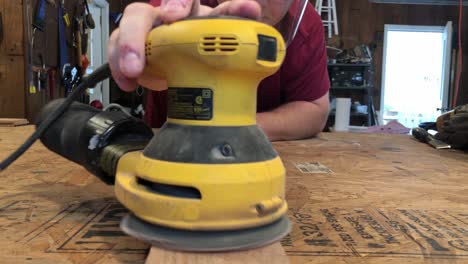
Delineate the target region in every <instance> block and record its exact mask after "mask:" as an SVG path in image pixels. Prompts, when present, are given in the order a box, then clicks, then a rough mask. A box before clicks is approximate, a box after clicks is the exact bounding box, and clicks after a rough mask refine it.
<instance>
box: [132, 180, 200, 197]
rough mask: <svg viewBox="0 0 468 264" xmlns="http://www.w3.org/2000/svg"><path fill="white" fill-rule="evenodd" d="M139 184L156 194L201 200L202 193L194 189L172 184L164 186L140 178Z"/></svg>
mask: <svg viewBox="0 0 468 264" xmlns="http://www.w3.org/2000/svg"><path fill="white" fill-rule="evenodd" d="M137 184H139V185H142V186H145V187H146V188H148V189H149V190H151V191H152V192H154V193H157V194H160V195H166V196H172V197H177V198H186V199H199V200H200V199H201V193H200V191H199V190H198V189H196V188H193V187H186V186H178V185H171V184H163V183H158V182H152V181H148V180H145V179H142V178H140V177H137Z"/></svg>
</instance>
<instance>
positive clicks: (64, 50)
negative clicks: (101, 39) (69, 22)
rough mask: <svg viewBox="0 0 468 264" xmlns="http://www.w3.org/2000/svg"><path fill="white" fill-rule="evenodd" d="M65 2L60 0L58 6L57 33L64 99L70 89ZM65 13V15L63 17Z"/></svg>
mask: <svg viewBox="0 0 468 264" xmlns="http://www.w3.org/2000/svg"><path fill="white" fill-rule="evenodd" d="M64 2H65V0H61V3H60V4H59V6H58V33H59V51H60V53H59V54H60V70H61V72H62V78H61V83H62V85H63V87H64V89H65V97H67V96H68V95H69V94H70V92H71V89H72V84H71V77H72V76H71V69H72V67H71V65H70V61H69V58H68V46H67V36H66V32H65V29H66V17H68V13H65V12H64V7H65V3H64ZM64 13H65V15H64Z"/></svg>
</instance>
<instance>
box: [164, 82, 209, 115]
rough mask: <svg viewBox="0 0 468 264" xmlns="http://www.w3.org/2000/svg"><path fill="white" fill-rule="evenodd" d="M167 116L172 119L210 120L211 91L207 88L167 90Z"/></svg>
mask: <svg viewBox="0 0 468 264" xmlns="http://www.w3.org/2000/svg"><path fill="white" fill-rule="evenodd" d="M167 97H168V109H167V116H168V117H169V118H174V119H186V120H211V118H212V117H213V91H212V90H211V89H209V88H174V87H170V88H169V89H168V96H167Z"/></svg>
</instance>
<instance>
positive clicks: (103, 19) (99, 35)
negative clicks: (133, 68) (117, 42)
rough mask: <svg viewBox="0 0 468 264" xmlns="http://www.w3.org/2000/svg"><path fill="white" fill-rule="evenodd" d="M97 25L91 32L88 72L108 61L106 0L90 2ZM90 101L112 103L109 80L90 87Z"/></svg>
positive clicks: (107, 8)
mask: <svg viewBox="0 0 468 264" xmlns="http://www.w3.org/2000/svg"><path fill="white" fill-rule="evenodd" d="M89 11H90V13H91V15H92V16H93V19H94V21H95V24H96V27H95V28H94V29H92V30H90V32H89V38H88V54H87V57H88V58H89V62H90V63H89V66H88V68H87V69H86V74H90V73H92V72H93V71H94V70H96V69H97V68H98V67H100V66H101V65H103V64H104V63H106V62H107V45H108V42H109V3H108V2H107V1H106V0H93V1H91V2H90V4H89ZM89 92H90V96H89V97H90V98H89V100H90V102H91V101H93V100H99V101H101V102H102V104H103V105H104V107H106V106H107V105H109V103H110V98H109V97H110V95H109V80H108V79H107V80H105V81H103V82H101V83H99V84H97V85H96V87H93V88H90V89H89Z"/></svg>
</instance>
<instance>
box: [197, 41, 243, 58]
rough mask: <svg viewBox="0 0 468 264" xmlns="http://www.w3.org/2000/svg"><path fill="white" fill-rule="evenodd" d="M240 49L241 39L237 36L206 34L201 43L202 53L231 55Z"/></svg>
mask: <svg viewBox="0 0 468 264" xmlns="http://www.w3.org/2000/svg"><path fill="white" fill-rule="evenodd" d="M238 49H239V40H238V39H237V37H235V36H205V37H203V39H202V40H201V41H200V45H199V50H200V51H201V53H203V54H210V55H223V54H225V55H230V54H234V53H236V52H237V51H238Z"/></svg>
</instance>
